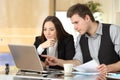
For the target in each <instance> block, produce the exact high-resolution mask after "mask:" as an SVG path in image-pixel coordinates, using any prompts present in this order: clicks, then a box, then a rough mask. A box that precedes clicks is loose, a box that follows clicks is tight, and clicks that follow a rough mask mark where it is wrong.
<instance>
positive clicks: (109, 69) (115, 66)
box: [107, 61, 120, 72]
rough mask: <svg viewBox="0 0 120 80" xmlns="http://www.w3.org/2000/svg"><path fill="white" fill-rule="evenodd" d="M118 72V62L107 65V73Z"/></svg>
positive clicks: (119, 65) (119, 68)
mask: <svg viewBox="0 0 120 80" xmlns="http://www.w3.org/2000/svg"><path fill="white" fill-rule="evenodd" d="M117 71H120V61H118V62H116V63H113V64H110V65H107V72H117Z"/></svg>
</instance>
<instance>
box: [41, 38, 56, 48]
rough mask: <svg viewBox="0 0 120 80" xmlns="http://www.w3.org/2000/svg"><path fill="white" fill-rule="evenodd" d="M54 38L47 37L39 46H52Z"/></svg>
mask: <svg viewBox="0 0 120 80" xmlns="http://www.w3.org/2000/svg"><path fill="white" fill-rule="evenodd" d="M55 42H56V41H55V39H48V40H47V41H45V42H43V43H42V44H41V45H40V46H41V47H42V48H43V49H45V48H48V47H53V46H54V44H55Z"/></svg>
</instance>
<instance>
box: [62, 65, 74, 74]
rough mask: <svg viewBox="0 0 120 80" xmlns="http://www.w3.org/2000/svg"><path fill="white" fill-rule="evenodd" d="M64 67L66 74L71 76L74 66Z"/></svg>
mask: <svg viewBox="0 0 120 80" xmlns="http://www.w3.org/2000/svg"><path fill="white" fill-rule="evenodd" d="M63 66H64V74H65V75H71V74H72V70H73V64H63Z"/></svg>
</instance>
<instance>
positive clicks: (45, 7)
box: [0, 0, 120, 53]
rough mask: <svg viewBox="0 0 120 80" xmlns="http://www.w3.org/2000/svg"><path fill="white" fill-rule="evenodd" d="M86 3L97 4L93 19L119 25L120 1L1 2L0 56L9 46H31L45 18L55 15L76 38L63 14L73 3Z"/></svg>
mask: <svg viewBox="0 0 120 80" xmlns="http://www.w3.org/2000/svg"><path fill="white" fill-rule="evenodd" d="M89 1H93V2H94V3H99V4H100V6H98V7H99V8H100V11H96V12H95V13H93V14H94V16H95V17H96V16H97V17H96V20H98V21H100V22H104V23H112V24H116V25H120V0H0V53H7V52H9V49H8V44H30V45H32V44H33V43H34V38H35V36H38V35H40V34H41V27H42V23H43V20H44V19H45V17H46V16H48V15H55V16H57V17H58V18H59V19H60V20H61V21H62V23H63V25H64V28H65V30H66V31H67V32H69V33H71V34H73V35H74V37H75V38H76V35H77V33H76V31H75V30H74V29H73V27H72V26H73V25H72V24H71V23H70V20H69V19H68V18H67V17H66V11H67V9H68V8H69V7H70V6H72V5H74V4H76V3H88V2H89ZM92 5H93V4H92Z"/></svg>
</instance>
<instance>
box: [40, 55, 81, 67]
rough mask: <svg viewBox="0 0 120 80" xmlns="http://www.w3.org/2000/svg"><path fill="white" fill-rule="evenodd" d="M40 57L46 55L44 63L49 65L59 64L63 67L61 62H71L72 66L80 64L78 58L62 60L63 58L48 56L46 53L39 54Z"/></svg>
mask: <svg viewBox="0 0 120 80" xmlns="http://www.w3.org/2000/svg"><path fill="white" fill-rule="evenodd" d="M41 56H42V57H46V63H47V64H48V65H50V66H55V65H58V66H61V67H63V64H66V63H69V64H73V65H74V66H77V65H80V61H79V60H63V59H58V58H56V57H52V56H48V55H41Z"/></svg>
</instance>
